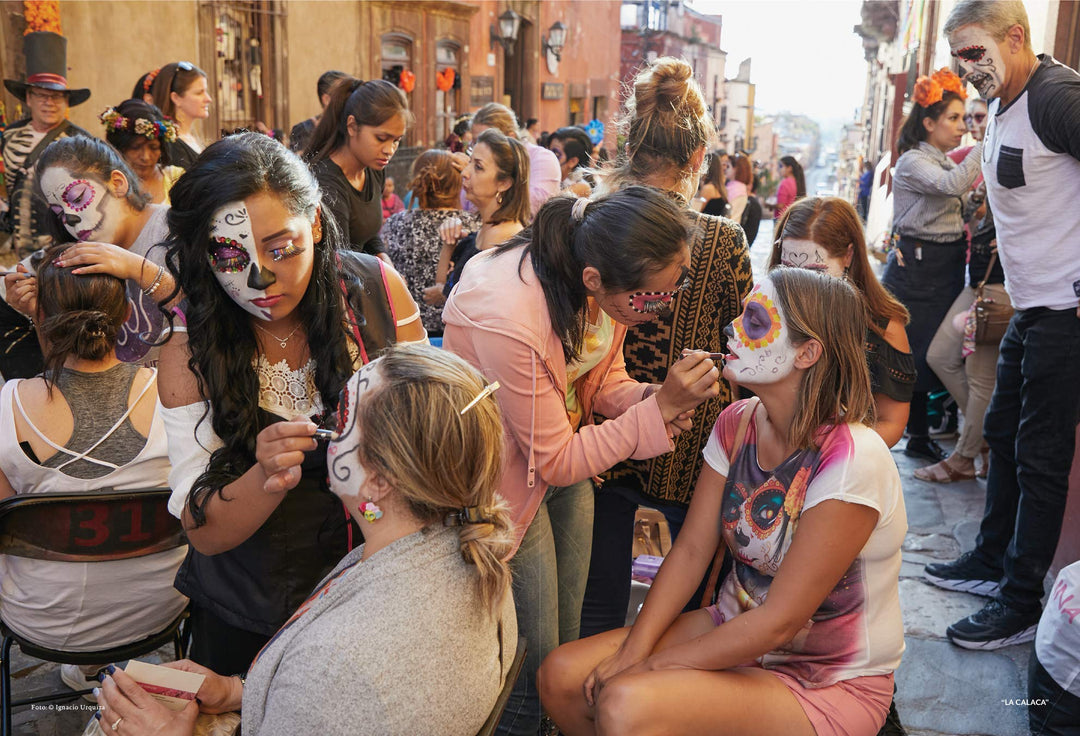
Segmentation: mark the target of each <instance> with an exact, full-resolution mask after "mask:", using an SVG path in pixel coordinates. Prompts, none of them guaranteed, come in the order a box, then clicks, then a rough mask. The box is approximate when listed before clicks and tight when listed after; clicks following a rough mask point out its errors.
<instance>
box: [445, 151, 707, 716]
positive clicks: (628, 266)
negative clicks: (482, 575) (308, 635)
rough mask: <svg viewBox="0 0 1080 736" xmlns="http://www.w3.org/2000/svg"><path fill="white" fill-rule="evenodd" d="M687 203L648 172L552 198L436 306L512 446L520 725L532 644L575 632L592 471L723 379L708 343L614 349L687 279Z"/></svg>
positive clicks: (685, 422) (655, 436)
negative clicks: (657, 353) (652, 377)
mask: <svg viewBox="0 0 1080 736" xmlns="http://www.w3.org/2000/svg"><path fill="white" fill-rule="evenodd" d="M484 135H487V133H485V134H484ZM689 218H690V214H689V213H688V212H687V211H686V210H685V209H683V208H681V207H680V206H679V205H678V204H676V203H675V201H674V200H672V199H671V198H670V197H668V196H667V195H666V194H664V193H662V192H660V191H659V190H657V189H652V188H650V187H642V186H633V187H628V188H626V189H625V190H622V191H619V192H615V193H613V194H610V195H607V196H605V197H601V198H598V199H596V200H587V199H577V198H574V197H566V196H562V197H555V198H552V199H550V200H548V202H547V203H546V204H545V205H544V206H543V207H542V208H541V209H540V212H539V213H538V214H537V216H536V218H535V219H534V220H533V224H532V226H531V227H530V228H529V229H526V230H524V231H522V233H520V234H519V235H518V236H517V237H516V238H514V239H513V240H511V241H510V242H509V243H506V244H504V245H501V246H498V247H496V248H493V249H491V250H488V251H484V252H482V253H480V254H478V255H477V256H475V257H474V258H473V259H472V260H471V261H470V262H469V266H468V268H466V269H465V272H464V274H463V275H462V279H461V281H460V282H459V283H458V285H457V286H456V287H454V290H453V291H452V292H451V294H450V298H449V300H448V301H447V304H446V309H445V311H444V312H443V320H444V322H445V323H446V331H445V332H444V336H443V346H444V347H445V348H447V349H448V350H451V351H452V352H455V353H457V354H458V355H461V356H462V357H463V358H465V359H466V360H468V361H469V362H470V363H472V364H473V365H474V366H476V367H477V368H479V369H480V370H481V371H482V372H483V373H484V375H485V376H487V377H488V379H489V380H492V381H496V380H497V381H498V382H499V384H500V385H501V387H502V388H500V390H499V391H498V393H497V394H496V399H497V400H498V402H499V405H500V407H501V408H502V411H503V417H504V422H505V424H506V426H507V432H508V434H507V443H508V445H509V446H510V451H509V458H510V459H509V462H508V463H507V466H506V472H505V475H504V479H503V483H502V485H501V489H502V492H503V494H504V495H505V496H506V498H507V500H508V501H509V502H510V505H511V508H512V511H513V515H514V521H515V524H516V526H517V532H518V535H519V538H520V539H521V547H520V549H519V550H518V552H517V554H516V556H515V557H514V559H513V560H512V561H511V567H512V568H513V570H514V579H515V586H516V587H515V589H514V590H515V597H516V599H517V611H518V628H519V629H520V630H521V631H522V634H523V635H524V636H525V637H526V639H527V641H528V642H529V651H530V652H531V653H532V654H530V655H528V658H527V659H526V664H525V671H524V672H523V673H522V678H523V679H522V680H519V684H520V687H518V688H516V689H515V693H514V694H513V695H512V697H511V701H510V705H509V706H508V708H507V713H513V714H515V715H516V718H517V723H518V725H517V728H518V729H531V730H533V731H535V729H536V727H537V723H538V721H539V719H540V708H539V701H538V699H537V695H536V685H535V683H536V680H535V675H536V668H537V667H538V666H539V664H540V659H541V658H542V657H543V656H544V654H546V653H547V652H548V651H551V650H552V649H554V648H555V646H556V645H558V643H559V641H560V640H561V641H570V640H573V639H576V638H577V634H578V619H579V617H580V612H581V603H582V597H583V595H584V589H585V581H586V578H587V576H588V568H589V553H590V548H591V545H590V540H591V532H592V516H593V488H592V483H591V482H590V479H591V478H592V477H593V476H594V475H596V474H598V473H601V472H603V471H605V470H607V469H608V468H610V467H611V466H612V465H614V464H615V463H617V462H620V461H622V460H625V459H627V458H630V457H634V458H638V459H643V460H644V459H649V458H652V457H656V456H657V455H662V454H664V453H666V452H668V451H670V450H671V448H672V442H671V439H670V437H671V436H674V435H678V434H679V433H680V432H682V430H683V429H684V428H686V427H687V426H689V422H690V414H691V413H692V412H693V410H694V408H695V407H696V406H698V405H699V404H700V403H701V402H702V401H703V400H705V399H707V398H709V397H713V396H716V395H717V393H718V392H719V390H720V389H719V385H718V383H717V379H718V378H719V370H718V368H717V367H716V366H715V365H714V364H713V362H712V361H711V360H710V359H709V358H708V354H707V353H701V352H697V353H693V354H691V355H688V356H687V357H684V358H683V359H681V360H679V361H678V362H676V363H675V364H674V365H673V366H672V367H671V369H670V370H669V372H668V374H667V380H666V381H665V382H664V384H663V386H660V387H658V386H656V385H653V384H647V383H639V382H638V381H635V380H633V379H631V378H630V377H629V376H628V375H627V374H626V366H625V362H624V360H623V355H622V342H623V338H624V337H625V335H626V330H627V327H628V326H629V325H634V324H643V323H646V322H653V321H654V320H655V319H656V317H657V316H658V315H659V314H660V313H661V312H663V311H664V310H666V309H668V308H669V307H670V305H671V302H672V300H673V299H675V298H676V296H677V294H678V293H679V291H680V290H681V289H682V288H683V285H684V284H685V282H686V277H687V273H688V270H689V260H690V249H689V243H690V239H691V233H690V229H689V224H690V219H689ZM596 414H599V415H602V416H604V417H607V421H604V422H603V423H601V424H597V423H596V419H595V416H594V415H596ZM552 549H554V550H555V555H554V556H553V555H551V554H550V553H549V552H546V550H552ZM556 558H557V559H556ZM552 580H554V581H556V582H555V583H554V584H543V585H542V584H541V582H542V581H552ZM554 611H558V614H557V615H553V612H554ZM521 683H523V684H521Z"/></svg>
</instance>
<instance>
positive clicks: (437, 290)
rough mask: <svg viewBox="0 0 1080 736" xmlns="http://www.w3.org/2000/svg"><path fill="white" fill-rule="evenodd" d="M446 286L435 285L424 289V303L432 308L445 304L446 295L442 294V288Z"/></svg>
mask: <svg viewBox="0 0 1080 736" xmlns="http://www.w3.org/2000/svg"><path fill="white" fill-rule="evenodd" d="M445 286H446V284H441V283H440V284H435V285H433V286H429V287H427V288H426V289H424V293H423V296H424V303H425V304H430V305H431V306H433V307H441V306H442V305H443V304H446V295H445V294H443V287H445Z"/></svg>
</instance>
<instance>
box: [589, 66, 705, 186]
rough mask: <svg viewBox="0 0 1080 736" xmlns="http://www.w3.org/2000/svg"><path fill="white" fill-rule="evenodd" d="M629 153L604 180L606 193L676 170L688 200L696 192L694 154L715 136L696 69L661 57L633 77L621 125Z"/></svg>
mask: <svg viewBox="0 0 1080 736" xmlns="http://www.w3.org/2000/svg"><path fill="white" fill-rule="evenodd" d="M615 124H616V127H617V129H618V133H619V135H620V137H624V138H625V139H626V146H627V151H626V152H623V151H620V152H619V157H618V159H617V163H616V166H615V168H614V169H613V170H612V171H610V172H608V173H607V175H606V176H605V177H604V179H605V181H604V182H603V188H604V191H612V190H614V189H619V188H622V187H624V186H627V185H628V184H630V183H641V182H642V181H645V180H646V179H648V178H649V177H650V176H651V175H654V174H655V173H656V172H657V171H670V170H674V172H673V173H674V174H675V175H676V176H677V177H678V178H679V179H680V181H681V182H682V184H683V185H684V188H685V189H686V190H687V191H685V192H683V194H685V195H686V197H687V198H688V199H689V198H690V197H691V196H693V194H694V192H693V191H692V190H693V189H694V184H695V182H694V177H695V176H697V174H699V173H700V172H698V171H694V170H692V168H691V163H692V161H693V158H694V154H695V153H697V151H698V150H699V149H700V148H701V147H702V146H705V145H707V144H708V142H709V137H710V136H711V134H712V131H713V123H712V120H711V119H710V118H709V114H708V108H707V107H706V105H705V96H704V95H703V94H702V93H701V87H700V86H699V85H698V83H697V81H696V80H695V79H694V69H693V67H691V66H690V64H689V63H687V62H686V61H685V60H683V59H676V58H675V57H672V56H662V57H660V58H659V59H657V60H656V61H654V62H652V63H651V64H648V65H647V66H645V68H643V69H642V70H641V71H640V72H638V74H637V76H636V77H634V86H633V88H632V89H631V90H630V91H629V94H628V95H627V98H626V103H625V107H624V110H623V113H622V115H621V116H620V117H619V118H618V120H616V123H615Z"/></svg>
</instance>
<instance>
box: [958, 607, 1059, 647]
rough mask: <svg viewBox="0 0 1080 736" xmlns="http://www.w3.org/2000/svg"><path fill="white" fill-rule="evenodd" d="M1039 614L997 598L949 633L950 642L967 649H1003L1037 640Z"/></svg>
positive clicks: (963, 620) (960, 622) (959, 622)
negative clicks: (1015, 607) (1018, 609)
mask: <svg viewBox="0 0 1080 736" xmlns="http://www.w3.org/2000/svg"><path fill="white" fill-rule="evenodd" d="M1039 616H1040V614H1039V612H1038V611H1036V612H1035V613H1020V612H1019V611H1017V610H1015V609H1013V608H1010V607H1009V606H1007V605H1005V604H1004V603H1002V602H1001V601H1000V600H998V599H997V598H995V599H994V600H992V601H990V602H989V603H987V604H986V605H985V606H983V608H982V610H981V611H976V612H975V613H973V614H971V615H970V616H968V617H967V618H965V619H961V620H959V621H957V622H956V623H955V624H953V625H952V626H950V627H949V628H948V629H946V630H945V636H947V637H949V641H951V642H952V643H953V644H955V645H956V646H958V647H963V648H964V649H1001V648H1002V647H1008V646H1012V645H1013V644H1023V643H1024V642H1028V641H1031V640H1032V639H1034V638H1035V630H1036V629H1037V628H1039Z"/></svg>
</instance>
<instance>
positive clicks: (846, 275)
mask: <svg viewBox="0 0 1080 736" xmlns="http://www.w3.org/2000/svg"><path fill="white" fill-rule="evenodd" d="M844 281H851V266H844Z"/></svg>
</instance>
